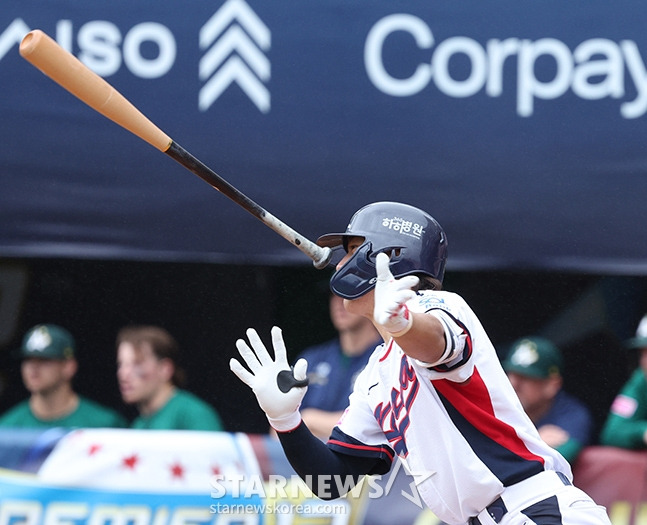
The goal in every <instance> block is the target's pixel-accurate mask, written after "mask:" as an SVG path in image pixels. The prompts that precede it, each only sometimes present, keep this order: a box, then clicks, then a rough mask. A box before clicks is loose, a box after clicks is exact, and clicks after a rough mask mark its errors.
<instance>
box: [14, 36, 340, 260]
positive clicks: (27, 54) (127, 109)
mask: <svg viewBox="0 0 647 525" xmlns="http://www.w3.org/2000/svg"><path fill="white" fill-rule="evenodd" d="M20 55H21V56H22V57H23V58H24V59H25V60H27V61H28V62H29V63H30V64H32V65H33V66H34V67H36V68H37V69H39V70H40V71H41V72H43V73H44V74H45V75H47V76H48V77H50V78H51V79H52V80H53V81H54V82H56V83H57V84H59V85H60V86H62V87H63V88H64V89H66V90H67V91H69V92H70V93H72V95H74V96H75V97H77V98H79V99H80V100H81V101H83V102H85V103H86V104H87V105H88V106H90V107H91V108H92V109H94V110H95V111H98V112H99V113H101V114H102V115H103V116H105V117H107V118H109V119H110V120H112V121H113V122H115V123H116V124H119V125H120V126H121V127H122V128H125V129H127V130H128V131H130V132H131V133H133V134H134V135H137V136H138V137H139V138H141V139H142V140H145V141H146V142H148V143H149V144H150V145H151V146H154V147H155V148H157V149H158V150H160V151H161V152H163V153H166V154H167V155H168V156H169V157H171V158H172V159H174V160H176V161H177V162H179V163H180V164H181V165H182V166H184V167H185V168H187V169H188V170H189V171H191V172H193V173H194V174H196V175H197V176H198V177H200V178H201V179H202V180H204V181H205V182H207V184H209V185H210V186H212V187H213V188H215V189H216V190H218V191H219V192H221V193H222V194H224V195H225V196H227V197H229V198H230V199H231V200H232V201H234V202H235V203H236V204H238V205H239V206H242V207H243V208H244V209H246V210H247V211H248V212H249V213H251V214H252V215H254V216H255V217H256V218H258V219H259V220H260V221H261V222H263V223H264V224H265V225H267V226H268V227H270V228H271V229H272V230H274V231H275V232H276V233H278V234H279V235H281V237H283V238H284V239H286V240H287V241H289V242H290V243H292V244H293V245H294V246H296V247H297V248H298V249H299V250H301V251H302V252H303V253H305V254H306V255H307V256H308V257H310V258H311V259H312V262H313V264H314V266H315V268H318V269H321V268H325V267H326V266H327V265H328V263H329V262H330V259H331V257H332V251H331V250H330V248H322V247H320V246H317V245H316V244H315V243H313V242H312V241H310V240H308V239H307V238H305V237H303V236H302V235H300V234H299V233H297V232H296V231H294V230H293V229H292V228H290V227H289V226H288V225H286V224H285V223H283V222H282V221H280V220H279V219H278V218H276V217H275V216H274V215H272V214H271V213H269V212H268V211H266V210H265V209H263V208H262V207H261V206H259V205H258V204H256V203H255V202H254V201H253V200H252V199H250V198H249V197H247V196H246V195H245V194H243V193H242V192H240V191H239V190H238V189H236V188H235V187H234V186H232V185H231V184H230V183H229V182H227V181H226V180H225V179H223V178H222V177H221V176H220V175H218V174H217V173H216V172H215V171H213V170H212V169H211V168H209V167H208V166H206V165H205V164H203V163H202V162H201V161H200V160H198V159H197V158H196V157H194V156H193V155H192V154H191V153H189V152H188V151H186V150H185V149H184V148H183V147H182V146H180V145H179V144H178V143H177V142H175V141H173V140H172V139H171V138H170V137H169V136H168V135H166V133H164V132H163V131H162V130H161V129H159V128H158V127H157V126H156V125H155V124H153V123H152V122H151V121H150V120H149V119H148V118H147V117H146V116H144V115H143V114H142V113H141V112H140V111H139V110H138V109H137V108H136V107H135V106H133V105H132V104H131V103H130V102H129V101H128V100H127V99H126V98H125V97H124V96H123V95H122V94H121V93H119V92H118V91H117V90H116V89H115V88H113V87H112V86H111V85H110V84H108V82H106V81H105V80H104V79H103V78H101V77H100V76H99V75H97V74H96V73H94V72H93V71H92V70H90V68H88V67H87V66H85V65H84V64H83V63H82V62H81V61H80V60H79V59H78V58H76V57H75V56H74V55H72V54H71V53H69V52H68V51H66V50H65V49H63V48H62V47H61V46H59V45H58V43H57V42H56V41H55V40H54V39H52V38H51V37H49V36H48V35H46V34H45V33H44V32H43V31H41V30H40V29H35V30H33V31H31V32H29V33H27V34H26V35H25V37H24V38H23V39H22V42H21V43H20Z"/></svg>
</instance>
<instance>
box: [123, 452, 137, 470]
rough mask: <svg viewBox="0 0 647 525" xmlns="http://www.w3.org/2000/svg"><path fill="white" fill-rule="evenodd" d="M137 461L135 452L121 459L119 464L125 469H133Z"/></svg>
mask: <svg viewBox="0 0 647 525" xmlns="http://www.w3.org/2000/svg"><path fill="white" fill-rule="evenodd" d="M138 461H139V458H138V457H137V454H133V455H132V456H128V457H127V458H124V459H122V460H121V464H122V466H123V467H125V468H127V469H130V470H135V465H136V464H137V462H138Z"/></svg>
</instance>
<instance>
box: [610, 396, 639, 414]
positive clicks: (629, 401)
mask: <svg viewBox="0 0 647 525" xmlns="http://www.w3.org/2000/svg"><path fill="white" fill-rule="evenodd" d="M637 408H638V401H636V400H635V399H634V398H632V397H629V396H625V395H622V394H620V395H619V396H616V398H615V399H614V400H613V403H612V405H611V413H612V414H616V415H617V416H620V417H626V418H628V417H631V416H633V415H634V414H635V413H636V409H637Z"/></svg>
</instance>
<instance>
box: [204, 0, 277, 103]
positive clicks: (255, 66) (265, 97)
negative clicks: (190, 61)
mask: <svg viewBox="0 0 647 525" xmlns="http://www.w3.org/2000/svg"><path fill="white" fill-rule="evenodd" d="M243 29H244V30H243ZM214 42H215V44H214ZM271 43H272V35H271V33H270V30H269V29H268V27H267V26H266V25H265V24H264V23H263V21H262V20H261V19H260V18H259V17H258V15H257V14H256V13H255V12H254V11H252V9H251V8H250V7H249V6H248V5H247V4H246V3H245V2H244V0H227V1H226V2H225V3H224V4H223V6H222V7H221V8H220V9H218V11H216V12H215V13H214V14H213V16H212V17H211V18H210V19H209V20H208V21H207V23H206V24H204V26H202V28H200V49H207V52H206V53H205V54H204V56H203V57H202V58H201V59H200V65H199V75H200V80H201V81H205V84H204V86H203V87H202V89H201V90H200V94H199V98H198V107H199V109H200V111H207V110H208V109H209V108H210V107H211V105H212V104H213V103H214V102H215V101H216V100H217V99H218V97H220V95H222V93H223V92H224V91H225V90H226V89H227V88H228V87H229V86H230V85H231V84H233V83H234V82H236V83H237V84H238V86H239V87H240V88H241V89H242V90H243V91H244V92H245V94H246V95H247V96H248V97H249V98H250V99H251V101H252V102H253V103H254V104H255V105H256V107H257V108H258V109H259V110H260V111H261V112H263V113H267V112H269V110H270V92H269V90H268V89H267V87H266V86H265V85H264V82H267V81H268V80H269V79H270V73H271V65H270V61H269V60H268V58H267V57H266V56H265V54H264V53H263V51H267V50H268V49H269V48H270V46H271ZM212 44H213V47H211V46H212Z"/></svg>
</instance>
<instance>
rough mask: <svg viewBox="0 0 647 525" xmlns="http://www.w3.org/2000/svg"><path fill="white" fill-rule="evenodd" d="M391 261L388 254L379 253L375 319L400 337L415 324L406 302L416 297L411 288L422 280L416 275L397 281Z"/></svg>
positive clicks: (393, 334) (376, 260)
mask: <svg viewBox="0 0 647 525" xmlns="http://www.w3.org/2000/svg"><path fill="white" fill-rule="evenodd" d="M389 260H390V259H389V256H388V255H387V254H386V253H378V254H377V257H376V259H375V269H376V271H377V282H376V283H375V306H374V309H373V318H374V319H375V322H376V323H378V324H380V325H382V326H383V327H384V328H385V329H386V330H387V331H388V332H389V333H390V334H391V335H392V336H393V337H399V336H401V335H404V334H406V333H407V332H408V331H409V330H410V329H411V325H412V324H413V317H412V316H411V312H409V309H408V308H407V305H406V302H407V301H408V300H410V299H413V298H414V297H415V296H416V292H414V291H413V290H412V289H411V288H413V287H414V286H415V285H416V284H418V282H419V280H420V279H418V277H416V276H415V275H406V276H405V277H402V278H401V279H396V278H395V277H393V274H392V273H391V270H390V269H389Z"/></svg>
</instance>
